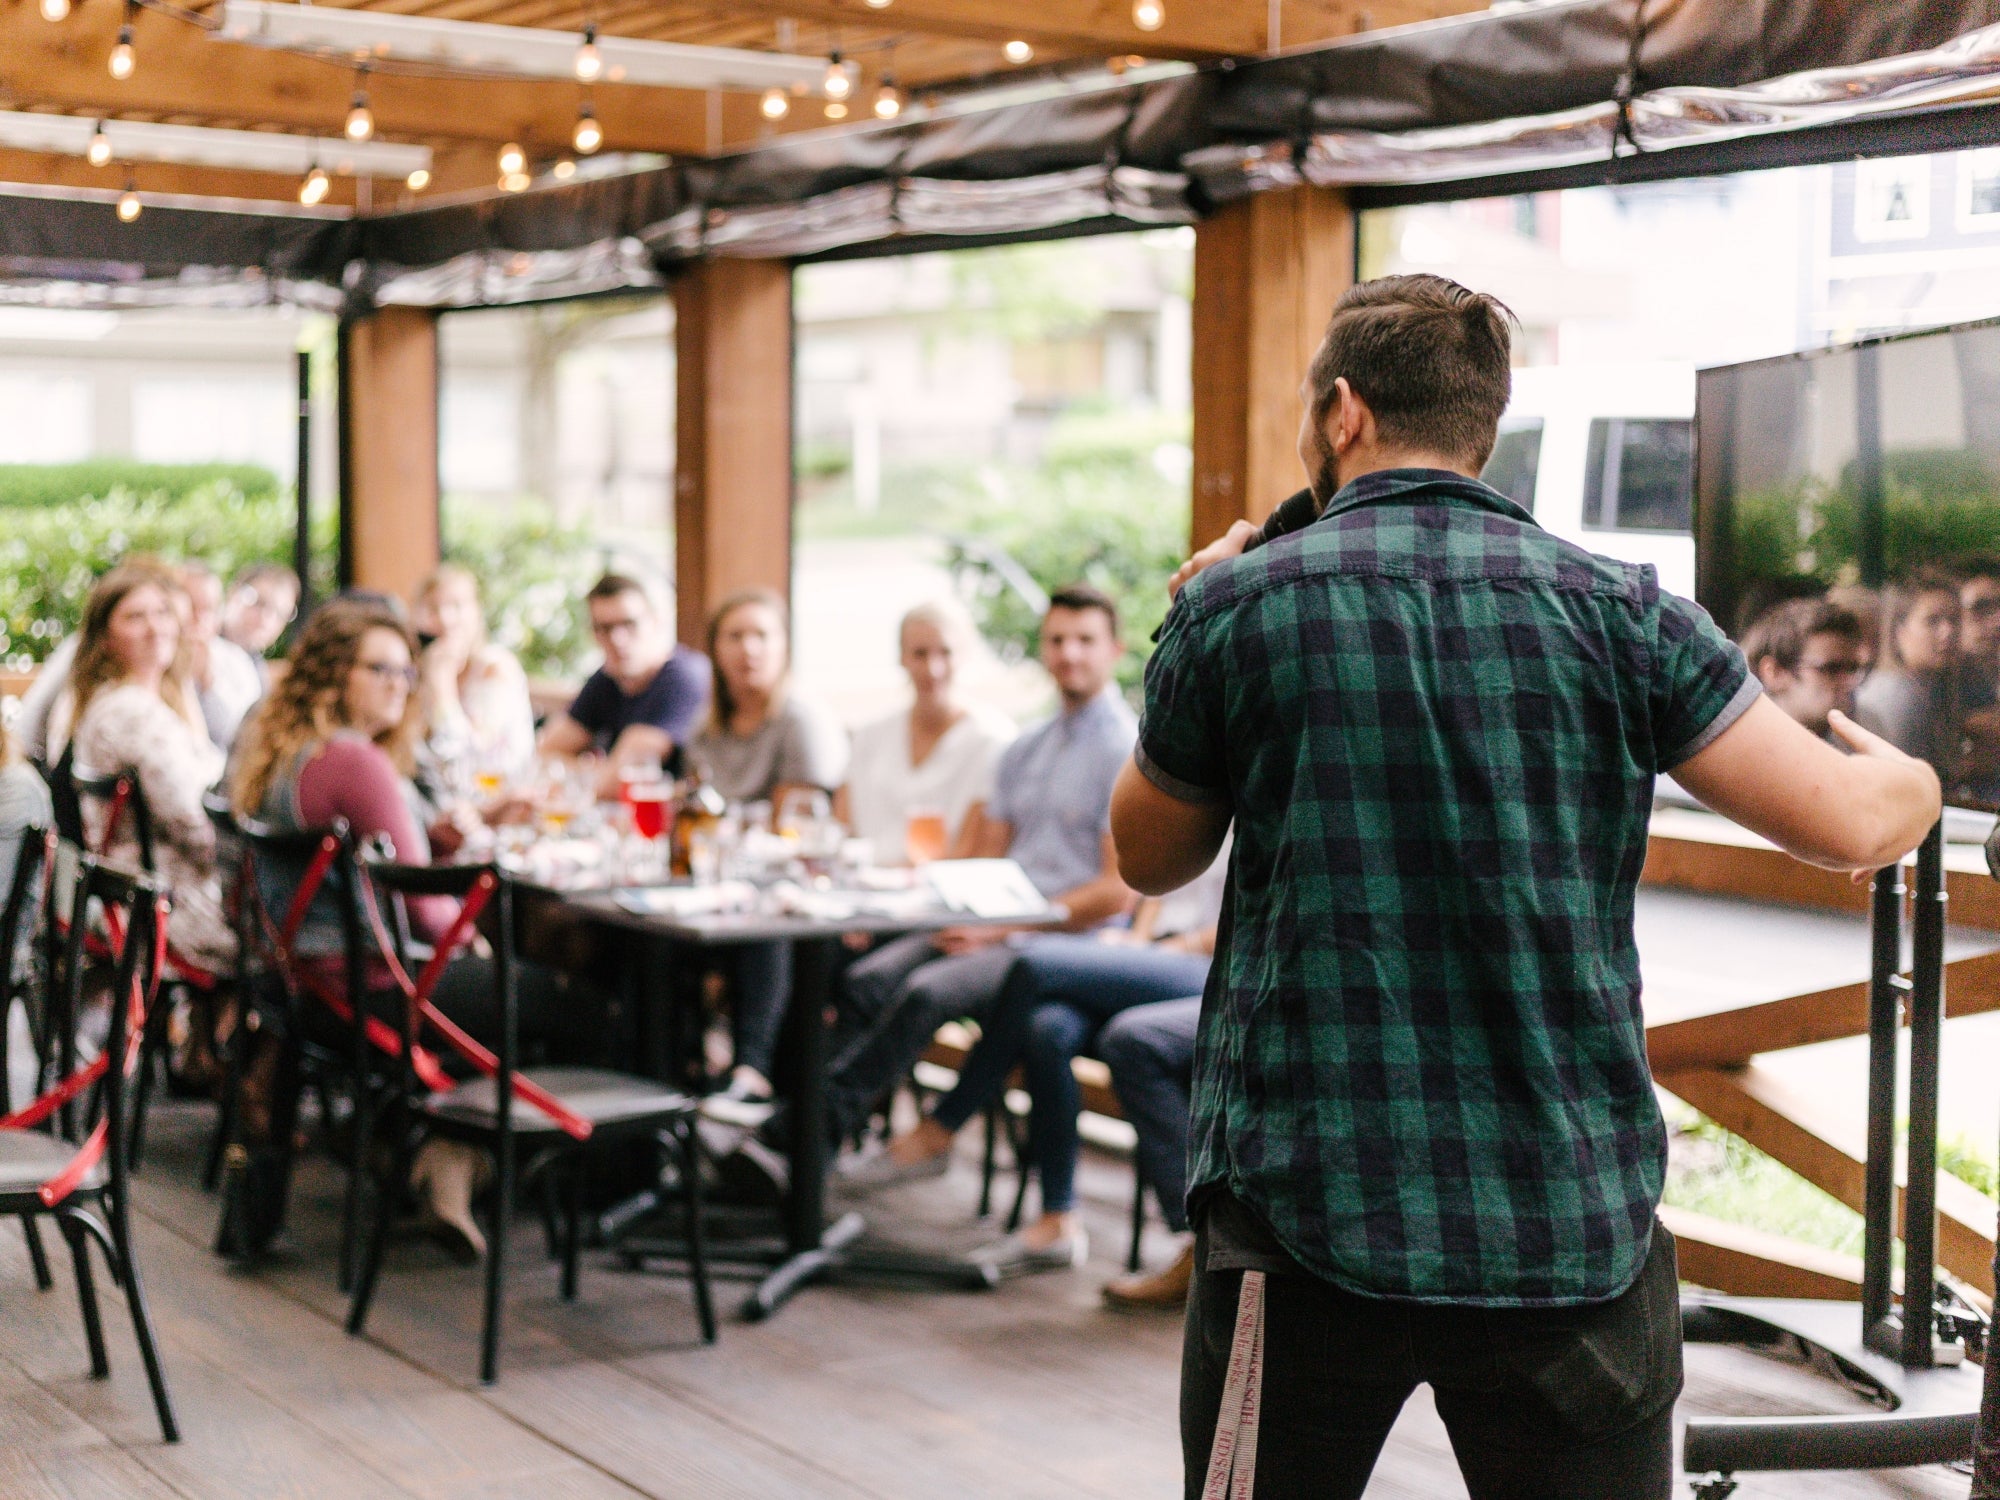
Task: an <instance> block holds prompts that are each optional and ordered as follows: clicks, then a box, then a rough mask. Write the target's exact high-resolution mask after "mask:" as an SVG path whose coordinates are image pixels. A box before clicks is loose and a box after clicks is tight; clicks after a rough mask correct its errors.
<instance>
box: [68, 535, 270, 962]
mask: <svg viewBox="0 0 2000 1500" xmlns="http://www.w3.org/2000/svg"><path fill="white" fill-rule="evenodd" d="M76 640H77V649H76V660H75V662H74V664H73V665H72V667H71V669H70V681H69V688H68V691H67V692H66V693H65V695H64V699H63V702H62V703H61V704H59V705H58V712H57V715H56V718H57V723H56V724H55V725H54V726H52V727H53V728H54V729H55V730H56V731H58V739H60V738H61V737H62V734H63V733H64V732H66V728H67V726H66V725H65V724H64V723H63V720H65V719H67V720H68V721H69V722H72V723H74V725H75V730H74V732H73V733H72V734H68V744H67V751H68V759H69V760H70V762H71V764H72V765H73V766H74V767H75V772H76V774H77V775H78V776H82V777H95V776H108V775H112V774H114V773H116V772H120V771H130V772H132V773H133V775H134V776H135V777H136V779H137V781H138V784H139V790H140V792H141V793H142V794H143V795H144V797H145V799H146V807H147V810H148V811H149V812H150V813H151V815H152V830H153V853H154V860H155V864H156V868H157V870H158V872H159V874H160V875H161V877H162V878H163V879H164V880H165V882H166V884H167V886H168V888H169V889H170V890H171V892H172V894H173V903H174V908H173V915H172V917H171V919H170V920H169V923H168V929H169V932H170V933H171V936H172V943H173V951H174V952H175V953H176V954H177V955H178V956H180V957H182V958H184V959H186V960H188V961H189V962H191V963H193V964H196V965H198V966H200V967H201V968H204V969H218V968H222V967H225V966H227V965H228V964H230V963H231V962H232V961H233V960H234V959H235V957H236V933H235V931H234V929H233V928H232V927H231V926H230V922H229V919H228V917H227V915H226V914H225V912H224V910H223V902H222V884H221V877H220V875H219V874H218V872H217V869H216V856H215V827H214V825H213V824H212V823H210V822H209V818H208V814H207V812H206V811H204V810H203V808H202V805H201V798H202V794H203V793H204V792H206V791H207V790H208V789H209V788H210V787H211V786H213V785H215V783H216V782H217V781H218V780H219V779H220V778H221V776H222V764H223V761H222V751H221V750H219V749H218V748H216V746H215V744H214V743H213V742H212V741H211V740H210V739H209V737H208V733H207V731H206V730H205V729H204V728H203V726H202V723H201V717H200V709H199V708H198V707H197V706H196V704H195V701H194V693H193V691H192V690H191V688H190V686H189V683H188V680H187V675H186V661H185V657H184V656H183V654H182V651H181V642H182V635H181V613H180V607H179V601H178V599H177V597H176V589H175V578H174V575H173V574H172V572H170V571H169V570H168V569H166V568H164V567H162V566H160V565H159V564H157V563H150V562H124V563H120V564H119V565H118V566H117V567H115V568H113V569H112V570H111V571H110V572H108V573H106V574H105V575H104V576H103V577H102V578H100V579H99V580H98V581H97V586H96V587H95V588H93V589H92V590H91V591H90V600H89V602H88V603H87V604H85V606H84V611H83V626H82V628H81V629H79V630H78V631H77V635H76ZM110 812H111V809H110V808H108V807H106V806H102V805H99V804H98V803H96V802H94V801H93V802H89V803H86V804H85V806H84V809H83V814H84V833H85V836H86V838H87V839H88V841H89V843H90V844H91V846H92V847H93V848H97V849H101V850H103V852H105V853H106V854H108V855H109V856H110V857H111V858H112V859H115V860H119V861H121V862H123V863H126V864H137V863H138V862H139V845H138V836H137V832H136V829H135V826H134V822H133V819H132V818H131V817H130V816H129V815H124V816H121V817H119V819H118V822H117V826H116V827H114V828H109V829H107V828H106V826H105V822H106V819H107V818H108V817H109V815H110Z"/></svg>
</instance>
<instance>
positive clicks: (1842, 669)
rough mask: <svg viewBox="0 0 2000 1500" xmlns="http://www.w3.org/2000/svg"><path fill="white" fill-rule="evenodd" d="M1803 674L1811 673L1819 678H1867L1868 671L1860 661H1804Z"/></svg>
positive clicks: (1802, 665)
mask: <svg viewBox="0 0 2000 1500" xmlns="http://www.w3.org/2000/svg"><path fill="white" fill-rule="evenodd" d="M1799 670H1800V671H1801V672H1811V673H1813V674H1814V675H1815V676H1818V677H1866V676H1867V675H1868V669H1867V668H1866V667H1864V666H1863V665H1862V664H1861V663H1860V662H1858V661H1802V662H1800V663H1799Z"/></svg>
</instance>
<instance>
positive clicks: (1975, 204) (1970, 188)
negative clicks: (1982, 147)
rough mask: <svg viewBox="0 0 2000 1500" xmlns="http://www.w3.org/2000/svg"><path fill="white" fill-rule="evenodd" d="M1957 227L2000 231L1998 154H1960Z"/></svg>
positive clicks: (1999, 166) (1971, 152)
mask: <svg viewBox="0 0 2000 1500" xmlns="http://www.w3.org/2000/svg"><path fill="white" fill-rule="evenodd" d="M1958 227H1959V228H1960V229H1970V230H1981V229H1984V230H2000V150H1989V151H1966V152H1963V153H1961V154H1960V156H1959V158H1958Z"/></svg>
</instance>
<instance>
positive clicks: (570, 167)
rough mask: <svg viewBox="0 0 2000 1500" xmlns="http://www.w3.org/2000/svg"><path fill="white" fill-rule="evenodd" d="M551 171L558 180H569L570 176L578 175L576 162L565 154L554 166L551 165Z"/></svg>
mask: <svg viewBox="0 0 2000 1500" xmlns="http://www.w3.org/2000/svg"><path fill="white" fill-rule="evenodd" d="M549 171H550V172H552V173H553V174H554V175H555V179H556V181H557V182H568V181H569V180H570V178H572V177H574V176H576V163H575V162H573V161H571V160H570V159H569V158H568V157H567V156H565V157H564V158H563V159H562V160H561V161H559V162H557V163H556V164H555V165H554V166H553V167H550V168H549Z"/></svg>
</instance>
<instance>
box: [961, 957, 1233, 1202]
mask: <svg viewBox="0 0 2000 1500" xmlns="http://www.w3.org/2000/svg"><path fill="white" fill-rule="evenodd" d="M1207 982H1208V959H1207V958H1205V957H1202V956H1199V955H1196V954H1191V953H1175V952H1171V951H1168V950H1165V949H1161V948H1125V947H1118V946H1114V945H1113V944H1110V943H1101V942H1098V941H1097V940H1096V939H1095V938H1089V937H1045V938H1037V939H1035V940H1034V941H1032V942H1030V943H1028V944H1027V945H1026V946H1025V947H1023V948H1022V950H1021V952H1020V955H1019V956H1018V957H1017V958H1016V959H1015V960H1014V965H1013V967H1012V968H1011V969H1009V970H1008V972H1007V980H1006V983H1005V984H1003V985H1002V986H1001V988H1000V995H999V998H998V1000H996V1001H995V1003H994V1006H993V1009H992V1011H991V1012H990V1013H989V1014H988V1015H987V1017H986V1018H985V1021H984V1022H983V1023H982V1028H981V1032H980V1037H979V1043H978V1045H977V1046H975V1047H974V1048H973V1049H972V1055H971V1056H969V1057H968V1058H966V1060H965V1067H964V1068H963V1070H961V1071H960V1073H959V1075H958V1086H957V1087H956V1088H954V1089H953V1090H952V1091H951V1092H950V1093H949V1094H947V1095H945V1097H944V1098H943V1099H942V1100H940V1101H939V1102H938V1106H937V1108H936V1109H935V1110H934V1111H932V1118H933V1119H935V1120H936V1121H937V1122H938V1123H939V1124H940V1125H942V1126H944V1127H945V1128H946V1129H947V1130H957V1129H958V1128H959V1127H960V1126H962V1125H964V1124H965V1122H966V1121H968V1120H970V1119H971V1118H972V1117H973V1116H974V1115H976V1114H978V1113H979V1112H980V1111H981V1110H983V1109H985V1108H986V1107H987V1106H988V1105H989V1104H991V1103H993V1102H994V1101H995V1100H996V1099H998V1098H999V1097H1000V1095H1001V1093H1002V1091H1004V1090H1005V1088H1006V1087H1007V1077H1008V1075H1009V1074H1010V1073H1012V1072H1013V1071H1014V1069H1015V1067H1016V1066H1019V1067H1021V1068H1022V1070H1023V1071H1024V1072H1025V1073H1026V1075H1027V1081H1028V1097H1029V1099H1030V1100H1031V1101H1032V1104H1033V1109H1032V1112H1031V1113H1030V1115H1029V1117H1028V1158H1029V1161H1030V1162H1031V1163H1032V1164H1033V1165H1034V1169H1035V1175H1036V1177H1037V1178H1038V1179H1039V1180H1040V1181H1041V1185H1042V1211H1043V1212H1044V1213H1063V1212H1066V1211H1068V1210H1069V1209H1070V1208H1072V1207H1074V1206H1075V1203H1076V1158H1077V1150H1078V1144H1077V1133H1076V1117H1077V1115H1078V1113H1079V1112H1080V1111H1081V1110H1082V1108H1083V1100H1082V1097H1081V1095H1080V1093H1079V1091H1078V1089H1077V1086H1076V1074H1075V1073H1074V1072H1072V1071H1071V1069H1070V1064H1071V1062H1072V1061H1074V1060H1075V1059H1076V1058H1077V1057H1079V1056H1081V1055H1082V1054H1084V1053H1085V1052H1088V1051H1089V1050H1090V1048H1091V1045H1092V1043H1094V1042H1095V1041H1096V1040H1097V1034H1098V1032H1099V1030H1100V1029H1101V1028H1102V1027H1103V1026H1104V1023H1105V1022H1107V1021H1109V1020H1110V1019H1111V1018H1112V1017H1113V1016H1116V1015H1118V1014H1119V1013H1120V1012H1121V1011H1126V1010H1130V1009H1132V1008H1133V1007H1134V1006H1139V1005H1152V1004H1155V1003H1157V1002H1159V1001H1162V1000H1177V999H1180V998H1182V997H1184V996H1187V995H1198V994H1199V993H1200V992H1201V989H1202V987H1203V986H1204V985H1205V984H1207ZM1183 1175H1185V1169H1183Z"/></svg>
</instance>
